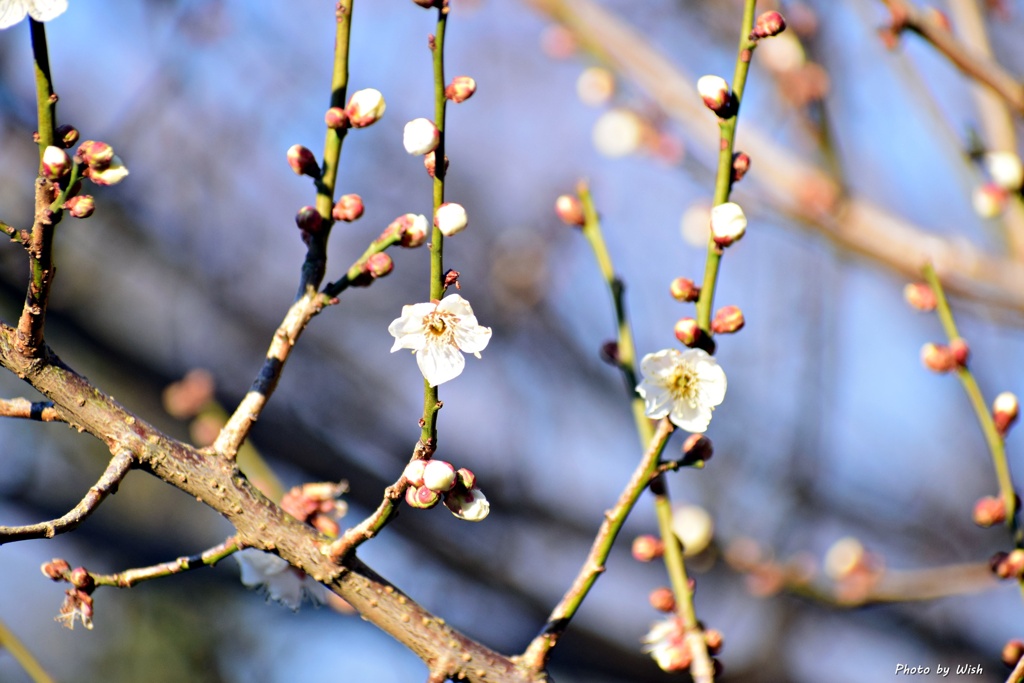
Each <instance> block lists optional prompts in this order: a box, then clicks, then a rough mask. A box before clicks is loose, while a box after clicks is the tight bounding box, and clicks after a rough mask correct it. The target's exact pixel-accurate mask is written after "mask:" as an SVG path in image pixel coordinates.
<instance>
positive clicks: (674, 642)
mask: <svg viewBox="0 0 1024 683" xmlns="http://www.w3.org/2000/svg"><path fill="white" fill-rule="evenodd" d="M643 643H644V647H643V651H644V652H646V653H648V654H650V655H651V657H652V658H653V659H654V661H655V662H656V663H657V664H658V667H659V668H660V669H661V670H662V671H681V670H683V669H685V668H686V667H687V666H689V664H690V661H691V659H692V656H691V654H690V652H689V650H688V649H687V646H686V630H685V629H684V628H683V624H682V622H681V621H680V620H679V617H675V616H672V617H669V618H667V619H664V620H662V621H659V622H657V623H655V624H654V625H653V626H651V630H650V631H648V632H647V635H645V636H644V637H643Z"/></svg>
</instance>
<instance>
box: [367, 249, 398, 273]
mask: <svg viewBox="0 0 1024 683" xmlns="http://www.w3.org/2000/svg"><path fill="white" fill-rule="evenodd" d="M394 269H395V262H394V261H392V260H391V257H390V256H388V255H387V254H385V253H384V252H378V253H376V254H371V255H370V258H368V259H366V272H367V273H369V274H370V276H371V277H372V278H373V279H375V280H376V279H377V278H381V277H384V276H385V275H389V274H390V273H391V271H392V270H394Z"/></svg>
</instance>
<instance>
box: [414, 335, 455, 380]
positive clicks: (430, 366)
mask: <svg viewBox="0 0 1024 683" xmlns="http://www.w3.org/2000/svg"><path fill="white" fill-rule="evenodd" d="M416 365H418V366H419V368H420V372H421V373H423V378H424V379H426V380H427V382H429V383H430V386H432V387H436V386H437V385H438V384H444V383H445V382H447V381H448V380H450V379H455V378H456V377H458V376H459V375H461V374H462V370H463V368H465V367H466V359H465V358H463V357H462V352H460V351H459V350H458V349H457V348H455V347H454V346H452V345H451V344H444V343H441V344H426V345H425V346H424V347H423V348H422V349H420V350H418V351H417V352H416Z"/></svg>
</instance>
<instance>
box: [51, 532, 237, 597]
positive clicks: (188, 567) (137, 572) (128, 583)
mask: <svg viewBox="0 0 1024 683" xmlns="http://www.w3.org/2000/svg"><path fill="white" fill-rule="evenodd" d="M240 549H241V546H240V545H239V544H238V538H237V537H236V536H232V537H230V538H228V539H227V540H226V541H224V542H223V543H218V544H217V545H215V546H213V547H212V548H209V549H207V550H204V551H203V552H201V553H199V554H197V555H188V556H185V557H179V558H178V559H176V560H171V561H170V562H161V563H160V564H154V565H152V566H149V567H138V568H136V569H127V570H125V571H123V572H118V573H116V574H94V573H92V572H89V576H90V577H92V580H93V582H94V583H95V584H96V585H97V586H113V587H115V588H131V587H132V586H134V585H136V584H137V583H141V582H143V581H150V580H152V579H160V578H163V577H165V576H171V575H173V574H182V573H184V572H188V571H194V570H196V569H202V568H203V567H212V566H213V565H215V564H217V563H218V562H220V561H221V560H223V559H224V558H226V557H229V556H231V555H233V554H234V553H236V552H238V551H239V550H240ZM68 576H70V570H69V572H68ZM64 578H65V579H66V578H68V577H64Z"/></svg>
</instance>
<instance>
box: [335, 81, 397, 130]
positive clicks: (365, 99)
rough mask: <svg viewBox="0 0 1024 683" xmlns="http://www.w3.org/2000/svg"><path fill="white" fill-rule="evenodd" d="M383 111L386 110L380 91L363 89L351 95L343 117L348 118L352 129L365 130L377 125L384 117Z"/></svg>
mask: <svg viewBox="0 0 1024 683" xmlns="http://www.w3.org/2000/svg"><path fill="white" fill-rule="evenodd" d="M385 109H387V103H386V102H385V101H384V96H383V95H381V94H380V90H377V89H375V88H365V89H363V90H357V91H356V92H354V93H352V97H350V98H349V100H348V106H346V107H345V115H346V116H347V117H348V123H349V125H350V126H352V127H353V128H365V127H367V126H369V125H372V124H374V123H377V121H379V120H380V117H381V116H383V115H384V110H385Z"/></svg>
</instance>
